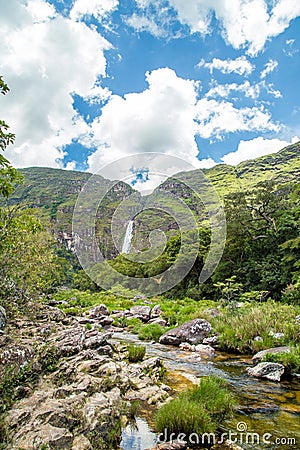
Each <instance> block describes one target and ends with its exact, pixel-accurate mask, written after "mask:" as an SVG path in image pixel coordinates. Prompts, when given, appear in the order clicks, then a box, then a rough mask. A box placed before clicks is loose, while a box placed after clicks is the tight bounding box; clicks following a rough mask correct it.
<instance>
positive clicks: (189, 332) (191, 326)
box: [159, 319, 211, 346]
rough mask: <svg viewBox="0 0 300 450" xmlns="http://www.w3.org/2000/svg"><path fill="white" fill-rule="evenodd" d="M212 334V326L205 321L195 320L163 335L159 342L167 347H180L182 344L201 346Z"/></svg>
mask: <svg viewBox="0 0 300 450" xmlns="http://www.w3.org/2000/svg"><path fill="white" fill-rule="evenodd" d="M210 332H211V325H210V323H209V322H207V320H205V319H194V320H191V321H190V322H186V323H184V324H182V325H180V326H179V327H176V328H173V329H172V330H169V331H167V332H166V333H165V334H163V335H162V336H161V337H160V339H159V342H160V343H161V344H166V345H176V346H177V345H180V344H181V343H182V342H187V343H189V344H200V343H201V342H202V341H203V339H204V338H206V337H207V335H208V334H209V333H210Z"/></svg>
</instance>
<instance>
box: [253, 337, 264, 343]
mask: <svg viewBox="0 0 300 450" xmlns="http://www.w3.org/2000/svg"><path fill="white" fill-rule="evenodd" d="M254 341H255V342H263V338H262V337H261V336H255V338H254Z"/></svg>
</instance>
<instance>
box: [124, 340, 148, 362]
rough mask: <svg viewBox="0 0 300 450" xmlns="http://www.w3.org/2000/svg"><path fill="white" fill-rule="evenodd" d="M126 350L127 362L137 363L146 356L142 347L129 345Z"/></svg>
mask: <svg viewBox="0 0 300 450" xmlns="http://www.w3.org/2000/svg"><path fill="white" fill-rule="evenodd" d="M127 350H128V361H129V362H131V363H137V362H140V361H143V359H144V357H145V354H146V347H145V346H144V345H134V344H129V345H128V347H127Z"/></svg>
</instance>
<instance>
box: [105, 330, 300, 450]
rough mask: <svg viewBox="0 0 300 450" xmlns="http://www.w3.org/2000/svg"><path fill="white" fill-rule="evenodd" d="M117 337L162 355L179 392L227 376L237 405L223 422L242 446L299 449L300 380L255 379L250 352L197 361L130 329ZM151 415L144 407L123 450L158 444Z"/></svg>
mask: <svg viewBox="0 0 300 450" xmlns="http://www.w3.org/2000/svg"><path fill="white" fill-rule="evenodd" d="M113 340H117V341H119V342H128V343H129V342H132V343H135V344H142V345H145V346H146V354H147V356H156V357H159V358H161V359H162V360H163V361H164V365H165V367H166V369H167V374H166V377H167V378H166V384H169V385H170V386H171V387H172V388H173V389H174V390H177V391H180V390H182V389H184V388H186V387H188V386H190V385H191V382H195V381H197V379H198V378H200V377H203V376H208V375H216V376H219V377H222V378H224V379H225V380H226V381H227V382H228V386H229V388H230V389H231V390H232V392H233V393H234V394H235V395H236V397H237V400H238V406H237V409H236V411H235V413H234V416H233V418H231V419H230V420H228V421H226V423H224V424H223V425H224V428H225V429H226V430H228V431H229V430H230V431H231V432H232V433H237V434H236V435H233V437H232V440H234V439H235V438H236V439H238V440H237V441H236V443H237V444H239V445H240V446H241V447H242V448H244V449H246V450H250V449H258V450H259V449H270V450H275V449H276V450H277V449H295V450H299V449H300V381H299V380H295V379H293V380H289V381H283V382H281V383H276V382H269V381H267V380H259V379H257V378H254V377H250V376H249V375H248V374H247V373H246V367H248V366H251V365H252V362H251V356H248V357H247V356H244V355H243V356H240V355H239V356H237V355H232V354H227V353H224V352H216V355H215V357H205V356H202V355H201V360H196V359H195V356H196V355H197V354H196V353H194V352H187V351H183V350H180V349H179V348H177V347H172V346H166V345H162V344H158V343H148V342H141V341H140V340H139V339H138V337H137V336H136V335H134V334H130V333H115V335H114V337H113ZM152 415H153V410H152V411H151V409H150V411H149V410H145V411H142V413H141V414H139V416H138V417H137V418H136V426H135V427H133V426H128V427H126V428H125V429H124V430H123V432H122V442H121V449H122V450H145V449H147V448H151V447H152V446H154V445H155V444H156V442H157V439H158V436H157V435H156V434H155V432H154V431H153V428H152V426H153V423H152V420H151V416H152ZM243 432H244V433H243ZM246 433H251V434H253V433H256V434H257V435H258V436H259V437H257V436H254V435H252V436H250V437H249V438H247V437H246ZM266 434H267V435H266ZM264 435H265V438H264ZM270 435H271V436H270ZM247 439H248V444H247ZM251 439H254V441H253V440H252V441H251ZM264 440H265V442H263V441H264ZM293 440H294V441H295V442H293Z"/></svg>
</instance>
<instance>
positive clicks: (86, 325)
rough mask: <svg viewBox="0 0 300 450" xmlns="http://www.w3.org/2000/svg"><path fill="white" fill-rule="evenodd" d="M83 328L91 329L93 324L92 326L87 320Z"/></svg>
mask: <svg viewBox="0 0 300 450" xmlns="http://www.w3.org/2000/svg"><path fill="white" fill-rule="evenodd" d="M85 328H86V329H87V330H91V329H92V328H93V326H92V324H91V323H90V322H88V323H86V324H85Z"/></svg>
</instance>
